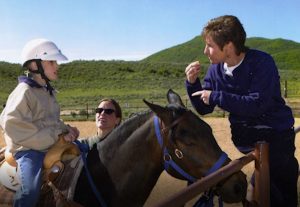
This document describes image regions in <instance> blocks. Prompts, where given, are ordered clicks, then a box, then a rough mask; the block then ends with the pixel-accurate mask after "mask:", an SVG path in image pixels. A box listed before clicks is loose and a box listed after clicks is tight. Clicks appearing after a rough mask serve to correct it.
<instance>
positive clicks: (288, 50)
mask: <svg viewBox="0 0 300 207" xmlns="http://www.w3.org/2000/svg"><path fill="white" fill-rule="evenodd" d="M246 45H247V46H248V47H250V48H254V49H258V50H262V51H265V52H267V53H269V54H271V55H272V56H273V57H274V59H275V61H276V63H277V65H278V68H279V69H282V70H300V61H298V58H299V57H300V43H297V42H294V41H291V40H284V39H266V38H259V37H254V38H248V39H247V41H246ZM203 50H204V42H203V40H202V38H201V36H197V37H195V38H193V39H192V40H190V41H188V42H185V43H183V44H179V45H176V46H174V47H171V48H168V49H165V50H162V51H160V52H158V53H155V54H153V55H150V56H149V57H147V58H145V59H143V60H142V61H144V62H173V63H174V62H178V63H189V62H191V61H195V60H200V61H201V62H202V63H204V64H208V60H207V57H206V56H205V55H204V54H203Z"/></svg>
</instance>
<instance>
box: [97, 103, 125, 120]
mask: <svg viewBox="0 0 300 207" xmlns="http://www.w3.org/2000/svg"><path fill="white" fill-rule="evenodd" d="M104 101H107V102H110V103H112V104H113V105H114V107H115V109H116V111H115V114H116V117H118V118H120V122H121V120H122V109H121V107H120V105H119V103H118V102H117V101H116V100H115V99H112V98H104V99H101V100H100V102H99V104H100V103H102V102H104Z"/></svg>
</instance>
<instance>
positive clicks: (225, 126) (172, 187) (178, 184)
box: [0, 118, 300, 207]
mask: <svg viewBox="0 0 300 207" xmlns="http://www.w3.org/2000/svg"><path fill="white" fill-rule="evenodd" d="M205 121H207V122H208V123H209V124H210V125H211V127H212V128H213V131H214V134H215V137H216V139H217V141H218V143H219V145H220V146H221V148H222V149H223V150H224V151H225V152H226V153H227V154H228V155H229V156H230V158H231V159H237V158H239V157H241V156H242V154H241V153H240V152H238V151H237V150H236V149H235V147H234V146H233V144H232V142H231V140H230V130H229V123H228V120H227V118H205ZM69 124H70V125H73V126H76V127H78V128H79V130H80V133H81V134H80V136H81V137H87V136H91V135H94V134H95V133H96V128H95V123H94V122H69ZM299 125H300V119H299V118H298V119H296V126H299ZM3 145H4V141H3V136H2V134H0V146H3ZM296 146H297V148H298V149H297V151H296V157H297V159H298V160H299V162H300V133H298V134H297V138H296ZM252 169H253V164H249V165H247V166H246V167H244V168H243V171H244V172H245V173H246V174H247V175H248V176H249V175H250V174H251V172H252ZM185 186H186V182H184V181H179V180H177V179H174V178H172V177H170V176H169V175H167V174H166V173H162V175H161V177H160V178H159V181H158V183H157V185H156V186H155V188H154V189H153V191H152V193H151V195H150V197H149V198H148V200H147V202H146V204H145V207H150V206H152V205H153V204H155V203H157V202H158V201H161V200H162V199H165V198H167V197H168V196H171V195H172V194H173V193H174V192H176V191H178V190H180V189H183V188H184V187H185ZM299 188H300V187H299ZM193 202H194V201H191V202H189V203H188V204H187V205H186V206H192V203H193ZM225 206H226V207H229V206H230V207H237V206H241V205H240V204H236V205H225Z"/></svg>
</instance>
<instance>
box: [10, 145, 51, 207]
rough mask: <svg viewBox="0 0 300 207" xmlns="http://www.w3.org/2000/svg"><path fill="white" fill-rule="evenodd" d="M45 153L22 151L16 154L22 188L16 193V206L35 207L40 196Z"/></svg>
mask: <svg viewBox="0 0 300 207" xmlns="http://www.w3.org/2000/svg"><path fill="white" fill-rule="evenodd" d="M44 157H45V153H44V152H40V151H36V150H27V151H20V152H17V153H16V154H15V159H16V161H17V163H18V176H19V179H20V181H21V187H20V189H19V190H18V191H17V192H16V195H15V199H14V206H22V207H24V206H26V207H27V206H35V205H36V204H37V202H38V199H39V196H40V189H41V185H42V179H41V178H42V168H43V160H44Z"/></svg>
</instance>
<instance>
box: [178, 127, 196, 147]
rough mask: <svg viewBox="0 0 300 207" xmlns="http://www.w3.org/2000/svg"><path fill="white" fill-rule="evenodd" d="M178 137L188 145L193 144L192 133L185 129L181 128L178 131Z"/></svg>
mask: <svg viewBox="0 0 300 207" xmlns="http://www.w3.org/2000/svg"><path fill="white" fill-rule="evenodd" d="M178 132H179V133H178V138H179V139H180V140H181V141H182V142H183V143H184V144H186V145H193V144H194V143H193V139H192V137H191V135H190V136H189V132H188V131H187V130H185V129H180V130H179V131H178Z"/></svg>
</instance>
